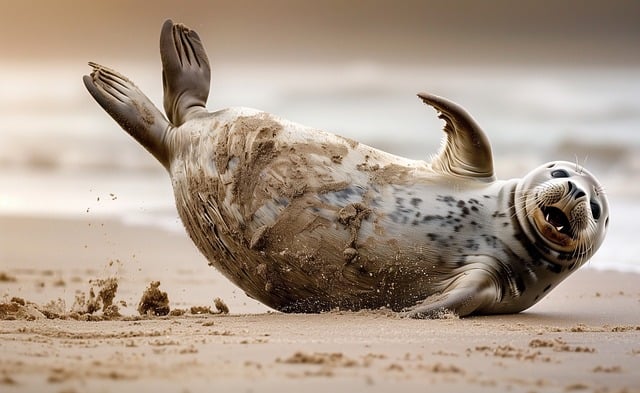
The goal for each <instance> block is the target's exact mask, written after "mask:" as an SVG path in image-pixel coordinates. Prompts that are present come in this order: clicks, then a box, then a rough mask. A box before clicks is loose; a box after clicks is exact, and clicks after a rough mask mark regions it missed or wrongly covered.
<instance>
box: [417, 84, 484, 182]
mask: <svg viewBox="0 0 640 393" xmlns="http://www.w3.org/2000/svg"><path fill="white" fill-rule="evenodd" d="M418 97H420V98H421V99H422V101H424V103H425V104H427V105H430V106H432V107H434V108H435V109H436V110H438V112H440V114H439V116H438V117H439V118H441V119H443V120H444V121H445V122H446V123H445V126H444V132H445V133H446V140H445V144H444V148H443V149H442V151H441V152H440V154H439V155H438V156H437V157H436V158H435V159H434V160H433V162H432V166H433V168H434V169H437V170H440V171H443V172H445V173H450V174H455V175H459V176H465V177H469V178H476V179H479V180H484V181H492V180H495V174H494V172H493V156H492V154H491V144H489V140H488V139H487V136H486V135H485V134H484V132H483V131H482V129H481V128H480V126H479V125H478V124H477V123H476V121H475V120H474V119H473V117H471V115H469V113H468V112H467V111H466V110H465V109H464V108H462V107H461V106H460V105H458V104H456V103H454V102H451V101H449V100H447V99H445V98H442V97H438V96H436V95H433V94H428V93H420V94H418Z"/></svg>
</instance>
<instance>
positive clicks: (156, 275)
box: [0, 214, 640, 392]
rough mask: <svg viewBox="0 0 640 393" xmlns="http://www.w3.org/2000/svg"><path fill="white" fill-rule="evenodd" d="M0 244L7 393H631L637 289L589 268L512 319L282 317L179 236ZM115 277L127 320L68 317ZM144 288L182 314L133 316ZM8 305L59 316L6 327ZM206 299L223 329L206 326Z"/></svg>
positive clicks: (32, 230)
mask: <svg viewBox="0 0 640 393" xmlns="http://www.w3.org/2000/svg"><path fill="white" fill-rule="evenodd" d="M0 233H1V234H2V236H1V237H0V296H2V298H0V300H1V302H0V303H3V304H4V305H5V307H0V315H3V317H4V318H5V320H2V321H0V347H1V348H2V350H1V351H0V390H1V391H3V392H30V391H34V392H35V391H43V392H44V391H52V392H81V391H105V392H111V391H118V392H128V391H140V390H141V389H144V390H145V391H152V390H153V391H183V392H195V391H212V390H221V389H222V390H225V391H229V390H234V391H238V390H242V391H282V389H294V388H295V389H305V390H307V391H323V392H324V391H327V389H334V390H339V391H354V390H357V389H365V388H366V389H367V390H372V391H389V390H390V389H398V388H399V389H402V390H410V391H424V390H426V389H428V388H430V389H431V390H434V391H445V390H446V391H465V392H467V391H474V392H482V391H487V392H494V391H522V392H574V391H575V392H582V391H584V392H638V391H640V373H639V372H638V370H640V287H638V285H637V283H638V282H639V278H640V276H639V275H635V274H629V273H618V272H599V271H595V270H591V269H589V268H588V267H587V268H586V269H585V268H583V269H582V270H581V271H578V272H577V273H575V274H574V275H573V276H571V277H569V278H568V279H567V281H566V282H564V283H563V284H562V285H560V286H559V287H558V288H557V289H556V290H554V291H553V292H552V293H551V294H550V295H549V296H548V297H547V298H545V299H543V300H542V301H541V302H540V303H539V304H538V305H536V306H534V307H533V308H531V309H530V310H528V311H527V312H525V313H521V314H518V315H506V316H492V317H473V318H465V319H445V320H426V321H424V320H408V319H399V318H397V317H396V316H395V315H393V314H391V313H387V312H384V311H367V312H355V313H353V312H340V311H334V312H331V313H326V314H319V315H300V314H297V315H287V314H281V313H275V312H269V311H268V309H267V308H266V307H264V306H262V305H261V304H259V303H257V302H255V301H253V300H251V299H249V298H247V297H246V296H245V295H244V294H243V293H242V291H240V290H239V289H237V288H235V287H233V285H232V284H230V283H229V282H228V281H227V280H226V279H225V278H224V277H222V276H221V275H220V274H218V273H217V272H216V271H215V270H214V269H213V268H210V267H208V266H207V264H206V261H205V259H204V258H203V257H202V256H201V255H199V253H198V252H197V251H196V250H195V247H193V246H192V245H191V243H190V241H189V239H187V238H186V235H184V234H172V233H168V232H165V231H162V230H160V229H154V228H148V227H132V226H124V225H122V224H119V223H117V222H114V221H110V220H108V219H102V218H98V217H94V216H92V215H91V214H88V215H87V219H84V220H68V219H45V218H27V217H0ZM109 278H115V280H116V281H117V283H118V288H117V291H116V292H115V297H114V299H113V304H115V305H117V307H118V312H119V313H120V314H121V316H110V315H107V316H104V315H103V312H102V310H98V311H96V312H94V313H93V314H87V313H84V314H82V313H78V312H75V313H73V312H71V310H72V309H73V308H74V307H76V310H77V309H78V308H77V305H75V306H74V301H75V299H77V297H78V296H79V295H82V294H84V295H85V297H86V298H87V297H88V294H89V292H90V289H91V288H94V289H95V294H96V295H97V293H98V287H99V285H98V283H99V282H98V281H97V280H107V279H109ZM90 280H92V281H91V282H90ZM153 281H160V283H161V284H160V286H159V287H158V289H159V290H160V291H164V292H166V293H167V295H168V301H169V306H170V308H171V309H172V310H176V309H178V310H182V311H183V312H184V313H183V314H182V315H179V316H151V315H145V316H140V315H139V314H138V311H137V308H138V302H139V300H140V298H141V297H142V294H143V292H144V291H145V290H146V289H147V288H149V287H150V283H151V282H153ZM13 297H16V298H20V299H22V300H24V301H25V304H26V306H25V307H24V308H25V309H30V310H34V309H35V310H36V311H37V310H44V309H47V310H49V311H51V310H53V311H57V312H58V313H59V315H58V317H55V315H52V314H48V315H49V317H52V316H53V317H54V318H53V319H49V318H47V316H46V315H44V314H38V312H36V311H33V312H32V313H31V314H29V315H28V316H25V315H24V314H15V313H14V314H11V312H10V311H11V309H10V308H7V306H6V305H8V304H13V303H11V298H13ZM215 298H220V299H222V301H223V302H224V304H226V305H227V306H228V308H229V310H230V313H229V314H213V313H210V312H209V311H208V310H212V312H215V311H216V310H217V307H216V305H215V304H214V299H215ZM28 302H33V303H34V305H33V306H32V307H31V306H29V304H28ZM218 305H220V304H219V303H218ZM30 307H31V308H30ZM47 307H48V308H47ZM18 308H19V307H18V306H15V308H13V309H18ZM84 311H86V310H84ZM193 312H195V313H193ZM197 312H202V313H201V314H198V313H197ZM12 319H13V320H12Z"/></svg>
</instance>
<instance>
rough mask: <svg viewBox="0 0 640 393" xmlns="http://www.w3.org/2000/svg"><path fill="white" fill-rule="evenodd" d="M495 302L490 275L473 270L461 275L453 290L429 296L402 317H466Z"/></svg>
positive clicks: (448, 289) (494, 292) (494, 291)
mask: <svg viewBox="0 0 640 393" xmlns="http://www.w3.org/2000/svg"><path fill="white" fill-rule="evenodd" d="M495 301H496V289H495V287H494V286H493V284H492V281H490V280H489V277H488V273H487V272H485V271H482V270H473V271H468V272H465V273H461V275H460V277H458V278H457V282H455V283H454V284H453V287H452V288H447V290H445V291H444V292H442V293H439V294H436V295H432V296H429V297H428V298H427V299H425V301H424V302H422V303H421V304H419V305H417V306H416V307H414V308H411V309H409V310H407V311H405V312H403V313H402V314H401V315H402V316H405V317H409V318H417V319H423V318H425V319H426V318H431V319H437V318H442V317H445V316H446V315H447V313H454V314H455V315H457V316H459V317H464V316H466V315H469V314H473V313H474V312H475V311H478V310H479V309H480V308H482V307H483V306H485V305H487V304H492V303H495Z"/></svg>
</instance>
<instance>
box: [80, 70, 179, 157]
mask: <svg viewBox="0 0 640 393" xmlns="http://www.w3.org/2000/svg"><path fill="white" fill-rule="evenodd" d="M89 65H90V66H91V67H93V72H91V75H85V76H84V77H83V78H82V80H83V81H84V85H85V86H86V87H87V90H89V93H91V95H92V96H93V98H95V100H96V101H98V104H100V106H101V107H102V108H103V109H104V110H105V111H107V113H108V114H109V115H111V117H112V118H113V119H114V120H115V121H116V122H118V124H120V126H121V127H122V128H123V129H124V130H125V131H127V132H128V133H129V134H130V135H131V136H133V137H134V138H135V139H136V140H137V141H138V142H140V144H141V145H142V146H144V147H145V148H146V149H147V150H148V151H149V152H150V153H151V154H153V156H154V157H156V158H157V159H158V161H160V163H162V165H163V166H164V167H165V168H168V167H169V159H170V158H169V153H168V149H167V146H166V143H167V133H168V132H169V129H170V126H171V125H170V124H169V122H168V121H167V119H166V118H165V117H164V116H163V115H162V113H161V112H160V111H159V110H158V108H156V107H155V105H153V103H152V102H151V101H150V100H149V98H147V96H145V95H144V93H142V92H141V91H140V90H139V89H138V88H137V87H136V85H134V84H133V82H131V81H130V80H129V79H127V78H126V77H124V76H122V75H120V74H119V73H118V72H116V71H114V70H111V69H109V68H106V67H103V66H101V65H99V64H96V63H89Z"/></svg>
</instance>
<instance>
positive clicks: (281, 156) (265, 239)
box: [84, 21, 609, 317]
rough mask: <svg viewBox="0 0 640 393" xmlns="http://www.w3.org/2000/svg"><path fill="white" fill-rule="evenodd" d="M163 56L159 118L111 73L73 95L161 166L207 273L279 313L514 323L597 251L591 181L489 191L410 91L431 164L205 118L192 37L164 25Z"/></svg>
mask: <svg viewBox="0 0 640 393" xmlns="http://www.w3.org/2000/svg"><path fill="white" fill-rule="evenodd" d="M160 53H161V59H162V66H163V70H162V80H163V86H164V109H165V112H166V114H167V117H168V119H167V118H165V116H164V115H163V114H162V113H161V112H160V110H158V109H157V108H156V107H155V106H154V105H153V104H152V103H151V101H150V100H149V99H148V98H147V97H146V96H145V95H144V94H143V93H142V92H141V91H140V90H139V89H138V88H137V87H136V86H135V85H134V84H133V83H132V82H131V81H130V80H128V79H127V78H126V77H124V76H122V75H120V74H119V73H117V72H116V71H113V70H111V69H109V68H106V67H103V66H101V65H98V64H95V63H89V64H90V65H91V66H92V67H93V72H91V74H90V75H87V76H84V83H85V85H86V87H87V89H88V90H89V92H90V93H91V95H92V96H93V97H94V98H95V100H96V101H97V102H98V103H99V104H100V105H101V106H102V107H103V108H104V109H105V110H106V112H107V113H109V115H111V116H112V117H113V118H114V119H115V120H116V121H117V122H118V123H119V124H120V125H121V126H122V128H123V129H124V130H125V131H127V132H128V133H129V134H130V135H131V136H133V137H134V138H135V139H136V140H137V141H138V142H139V143H140V144H142V145H143V146H144V147H145V148H146V149H147V150H148V151H149V152H151V154H153V155H154V156H155V157H156V158H157V159H158V161H160V163H161V164H162V165H163V166H164V167H165V168H166V169H167V171H168V172H169V174H170V177H171V181H172V184H173V188H174V192H175V199H176V206H177V208H178V212H179V215H180V218H181V219H182V222H183V223H184V226H185V228H186V230H187V232H188V233H189V235H190V237H191V239H192V240H193V242H194V243H195V245H196V246H197V247H198V248H199V250H200V251H201V252H202V253H203V254H204V255H205V256H206V257H207V259H208V261H209V264H210V265H212V266H214V267H216V268H217V269H219V270H220V271H221V272H222V273H223V274H224V275H225V276H226V277H228V278H229V279H230V280H231V281H232V282H234V283H235V284H236V285H238V286H239V287H240V288H242V289H243V290H244V291H246V293H247V294H248V295H249V296H251V297H253V298H255V299H257V300H259V301H261V302H263V303H264V304H266V305H268V306H270V307H272V308H274V309H277V310H280V311H284V312H304V313H309V312H322V311H327V310H332V309H348V310H359V309H375V308H380V307H386V308H389V309H392V310H395V311H398V312H402V313H403V315H406V316H411V317H438V316H440V315H443V313H444V312H453V313H456V314H457V315H459V316H465V315H470V314H497V313H515V312H520V311H522V310H525V309H527V308H528V307H530V306H532V305H533V304H535V303H536V302H537V301H539V300H540V299H541V298H543V297H544V296H545V295H546V294H548V293H549V291H550V290H551V289H552V288H553V287H555V286H556V285H558V283H560V282H561V281H562V280H563V279H565V278H566V277H567V276H568V275H569V274H570V273H571V272H573V271H575V270H576V269H577V268H578V267H579V266H581V265H582V264H584V263H585V261H587V260H588V259H589V258H590V257H591V256H592V255H593V254H594V252H595V251H596V250H597V249H598V247H599V246H600V245H601V243H602V241H603V239H604V236H605V232H606V227H607V224H608V221H609V207H608V202H607V198H606V196H605V194H604V193H603V191H602V187H601V186H600V184H599V183H598V181H597V180H596V179H595V177H594V176H593V175H592V174H591V173H589V172H588V171H587V170H585V169H584V168H582V167H580V166H578V165H576V164H572V163H568V162H563V161H558V162H551V163H547V164H544V165H542V166H540V167H538V168H536V169H534V170H533V171H531V172H530V173H529V174H527V175H526V176H525V177H524V178H523V179H512V180H503V181H499V180H496V176H495V174H494V170H493V158H492V152H491V145H490V144H489V141H488V139H487V137H486V135H485V133H484V132H483V131H482V129H481V128H480V127H479V126H478V124H477V123H476V122H475V121H474V119H473V118H472V117H471V116H470V115H469V114H468V113H467V112H466V111H465V110H464V109H463V108H462V107H460V106H458V105H457V104H455V103H453V102H451V101H448V100H446V99H444V98H441V97H438V96H435V95H432V94H427V93H421V94H418V96H419V97H420V98H421V99H422V101H424V102H425V103H426V104H428V105H430V106H432V107H433V108H435V109H436V110H437V111H438V112H439V117H440V118H441V119H443V120H444V122H445V126H444V132H445V139H444V143H443V147H442V149H441V151H440V152H439V153H438V154H437V155H436V156H435V157H434V158H433V159H431V160H430V161H422V160H410V159H406V158H402V157H398V156H395V155H392V154H389V153H386V152H383V151H380V150H378V149H375V148H372V147H369V146H366V145H364V144H361V143H358V142H356V141H354V140H351V139H347V138H343V137H340V136H337V135H334V134H331V133H327V132H323V131H320V130H316V129H314V128H310V127H305V126H302V125H299V124H295V123H292V122H290V121H287V120H284V119H281V118H278V117H276V116H274V115H271V114H268V113H265V112H261V111H257V110H254V109H247V108H231V109H224V110H220V111H217V112H213V113H211V112H208V111H207V110H206V109H205V105H206V100H207V98H208V95H209V86H210V76H211V71H210V66H209V60H208V59H207V55H206V53H205V50H204V47H203V45H202V42H201V40H200V38H199V37H198V35H197V34H196V32H195V31H193V30H190V29H189V28H187V27H185V26H183V25H180V24H174V23H173V22H171V21H167V22H165V24H164V25H163V27H162V32H161V36H160Z"/></svg>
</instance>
